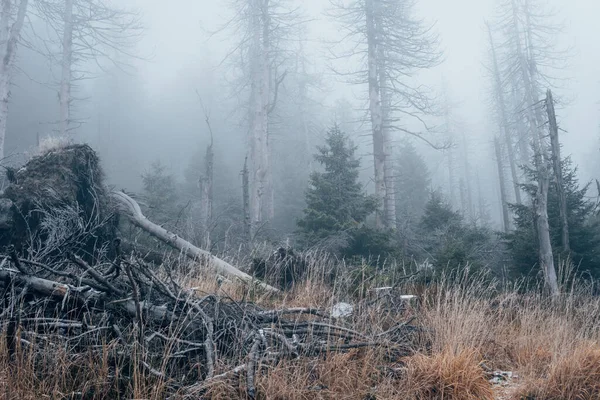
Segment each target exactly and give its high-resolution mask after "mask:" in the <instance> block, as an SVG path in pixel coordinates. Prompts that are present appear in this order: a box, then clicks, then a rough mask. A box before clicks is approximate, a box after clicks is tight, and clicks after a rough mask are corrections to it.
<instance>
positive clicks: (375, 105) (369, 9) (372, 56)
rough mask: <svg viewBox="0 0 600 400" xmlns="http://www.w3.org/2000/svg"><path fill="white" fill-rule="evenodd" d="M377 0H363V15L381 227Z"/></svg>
mask: <svg viewBox="0 0 600 400" xmlns="http://www.w3.org/2000/svg"><path fill="white" fill-rule="evenodd" d="M376 1H377V0H365V15H366V25H367V42H368V55H367V56H368V68H369V72H368V73H369V113H370V116H371V133H372V140H373V164H374V170H375V174H374V180H375V197H376V198H377V201H378V202H379V204H378V206H377V211H376V226H377V227H378V228H383V226H384V221H385V215H384V214H385V213H384V201H385V195H386V191H385V145H384V142H385V141H384V137H383V128H382V126H383V109H382V105H381V87H380V85H379V73H378V61H377V55H378V54H377V26H376V20H375V15H376V13H375V9H376V8H375V4H376Z"/></svg>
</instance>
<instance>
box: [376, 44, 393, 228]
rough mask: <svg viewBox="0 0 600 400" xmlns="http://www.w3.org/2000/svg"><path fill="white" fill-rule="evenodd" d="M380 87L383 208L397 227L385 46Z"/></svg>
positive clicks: (381, 55)
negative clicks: (383, 186) (383, 185)
mask: <svg viewBox="0 0 600 400" xmlns="http://www.w3.org/2000/svg"><path fill="white" fill-rule="evenodd" d="M377 53H378V68H379V87H380V91H381V108H382V127H381V130H382V136H383V155H384V157H385V158H384V166H383V168H384V169H383V179H384V183H385V197H384V201H383V209H384V215H385V221H384V223H385V226H386V227H387V228H389V229H396V184H395V183H396V182H395V179H394V171H395V170H394V142H393V138H392V131H391V129H390V112H391V91H390V88H389V82H388V79H387V76H386V63H385V54H384V51H383V48H382V47H381V46H379V48H378V51H377Z"/></svg>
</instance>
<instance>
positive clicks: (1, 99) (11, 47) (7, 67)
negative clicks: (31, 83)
mask: <svg viewBox="0 0 600 400" xmlns="http://www.w3.org/2000/svg"><path fill="white" fill-rule="evenodd" d="M11 3H12V2H11V0H2V9H1V10H0V13H1V15H0V45H1V47H0V56H1V60H0V159H3V158H4V140H5V138H6V124H7V120H8V103H9V101H10V84H11V82H12V73H13V68H14V63H15V58H16V53H17V43H18V39H19V37H20V35H21V30H22V28H23V23H24V21H25V16H26V14H27V6H28V0H21V1H20V2H19V8H18V9H17V16H16V19H15V21H14V23H13V24H12V26H10V27H9V25H10V23H9V22H10V14H11V8H12V7H11Z"/></svg>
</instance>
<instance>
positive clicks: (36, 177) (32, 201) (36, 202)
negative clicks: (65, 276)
mask: <svg viewBox="0 0 600 400" xmlns="http://www.w3.org/2000/svg"><path fill="white" fill-rule="evenodd" d="M9 180H10V185H9V186H8V188H7V189H6V191H5V192H4V198H5V199H8V200H10V201H11V202H12V206H11V207H10V211H11V215H10V217H9V218H7V221H9V222H10V223H8V224H6V225H7V227H6V228H7V229H4V230H3V232H0V245H5V246H6V245H14V246H15V248H17V249H18V250H19V251H21V252H25V251H26V250H27V249H29V251H41V249H42V248H43V246H46V247H55V248H46V249H44V251H46V252H47V253H48V255H49V254H50V253H54V254H53V255H54V256H56V255H59V254H60V253H67V252H73V253H77V254H80V255H82V256H84V257H85V258H93V257H95V256H96V255H98V253H99V252H100V251H102V252H105V251H106V250H109V251H110V248H111V245H110V244H111V243H112V242H113V240H114V239H115V237H116V223H115V220H114V219H115V218H114V213H113V211H112V207H111V202H110V199H109V196H108V191H107V189H106V188H105V186H104V175H103V172H102V168H101V166H100V160H99V159H98V156H97V155H96V153H95V152H94V150H93V149H92V148H91V147H89V146H88V145H69V146H64V147H60V148H55V149H51V150H49V151H47V152H46V153H44V154H42V155H40V156H37V157H34V158H33V159H31V160H30V161H29V162H28V163H27V164H25V165H24V166H23V167H22V168H20V169H19V170H18V171H16V172H15V171H12V173H10V174H9ZM4 201H6V200H4Z"/></svg>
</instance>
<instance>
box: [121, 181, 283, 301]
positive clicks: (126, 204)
mask: <svg viewBox="0 0 600 400" xmlns="http://www.w3.org/2000/svg"><path fill="white" fill-rule="evenodd" d="M112 197H113V199H114V200H115V201H116V202H117V204H118V205H119V206H120V208H121V211H122V212H123V213H124V214H125V215H126V216H127V217H128V218H129V220H130V221H131V222H132V223H133V224H134V225H135V226H137V227H139V228H141V229H143V230H144V231H146V232H148V233H149V234H150V235H152V236H154V237H155V238H157V239H159V240H161V241H162V242H164V243H166V244H167V245H169V246H171V247H173V248H175V249H177V250H179V251H181V252H182V253H183V254H185V255H186V256H188V257H190V258H192V259H194V260H201V261H205V262H206V263H207V264H208V265H209V266H211V267H213V268H215V269H216V270H217V271H219V272H221V273H223V274H226V275H229V276H233V277H236V278H238V279H241V280H242V281H243V282H246V283H249V284H256V285H258V286H259V287H261V288H263V289H265V290H268V291H271V292H278V291H279V289H277V288H274V287H273V286H270V285H267V284H266V283H263V282H260V281H257V280H255V279H254V278H253V277H252V276H250V275H248V274H246V273H245V272H242V271H240V270H239V269H237V268H235V267H234V266H233V265H231V264H229V263H228V262H226V261H224V260H221V259H220V258H218V257H215V256H214V255H212V254H211V253H210V252H208V251H206V250H202V249H200V248H199V247H196V246H194V245H193V244H191V243H190V242H188V241H187V240H185V239H183V238H181V237H179V235H176V234H175V233H173V232H169V231H168V230H166V229H165V228H163V227H162V226H160V225H157V224H155V223H154V222H152V221H150V220H149V219H148V218H146V216H145V215H144V214H143V213H142V210H141V208H140V206H139V204H138V203H137V202H136V201H135V200H134V199H132V198H131V197H130V196H128V195H127V194H125V193H123V192H112Z"/></svg>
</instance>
